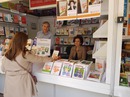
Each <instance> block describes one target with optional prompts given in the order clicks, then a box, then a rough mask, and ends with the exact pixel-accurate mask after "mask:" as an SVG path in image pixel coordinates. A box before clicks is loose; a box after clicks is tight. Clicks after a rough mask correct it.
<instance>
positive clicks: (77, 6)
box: [57, 0, 101, 20]
mask: <svg viewBox="0 0 130 97" xmlns="http://www.w3.org/2000/svg"><path fill="white" fill-rule="evenodd" d="M100 13H101V0H57V20H71V19H81V18H92V17H99V16H100Z"/></svg>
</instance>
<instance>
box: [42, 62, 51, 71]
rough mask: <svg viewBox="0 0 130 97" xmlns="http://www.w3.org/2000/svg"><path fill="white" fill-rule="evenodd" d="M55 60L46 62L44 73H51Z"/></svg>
mask: <svg viewBox="0 0 130 97" xmlns="http://www.w3.org/2000/svg"><path fill="white" fill-rule="evenodd" d="M52 66H53V62H46V63H45V64H44V66H43V68H42V72H43V73H51V69H52Z"/></svg>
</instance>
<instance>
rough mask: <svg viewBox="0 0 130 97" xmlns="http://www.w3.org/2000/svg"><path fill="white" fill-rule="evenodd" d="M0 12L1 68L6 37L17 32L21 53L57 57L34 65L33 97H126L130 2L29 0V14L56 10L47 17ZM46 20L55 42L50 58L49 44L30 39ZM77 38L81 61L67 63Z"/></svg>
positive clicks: (0, 75)
mask: <svg viewBox="0 0 130 97" xmlns="http://www.w3.org/2000/svg"><path fill="white" fill-rule="evenodd" d="M17 5H18V4H17ZM0 6H2V7H1V8H0V67H1V65H2V64H1V63H2V62H1V61H2V56H3V55H4V53H5V52H6V50H7V49H8V46H9V42H10V40H11V37H13V35H14V34H15V33H18V32H24V33H26V34H28V35H29V39H28V42H27V46H26V48H27V49H28V50H31V51H32V52H33V53H34V54H35V55H36V56H50V57H54V56H61V59H59V60H56V61H52V62H50V61H47V62H45V63H44V64H33V66H32V69H33V74H34V75H35V76H36V77H37V80H38V83H37V85H36V86H37V89H38V96H36V97H81V96H82V97H110V96H113V97H129V94H128V93H126V92H129V91H130V88H129V86H130V78H129V77H130V74H129V72H130V66H129V60H130V58H129V44H130V43H129V40H130V37H129V35H130V33H129V31H130V30H129V28H130V27H129V18H130V17H129V14H130V10H129V8H130V2H129V0H113V1H111V0H48V1H47V2H45V1H42V0H39V1H37V2H36V1H35V0H29V7H30V9H31V10H34V9H46V8H56V15H55V16H52V17H51V16H47V17H37V16H31V15H28V14H29V13H24V12H19V11H16V10H14V9H13V10H12V9H7V8H6V9H5V8H3V5H2V3H1V5H0ZM117 9H118V10H117ZM126 10H127V11H126ZM28 12H32V11H28ZM33 14H34V13H33ZM123 14H124V15H123ZM115 17H116V21H115ZM123 17H124V21H123V22H124V23H123V22H122V21H121V19H123ZM34 18H35V19H34ZM46 20H47V21H49V23H50V24H51V29H50V30H51V31H53V36H54V41H53V42H54V50H53V52H52V55H51V39H40V38H37V37H35V35H36V33H37V32H38V31H39V30H40V29H41V28H40V26H41V25H42V22H43V21H46ZM118 20H120V21H118ZM76 35H81V36H82V37H83V40H84V41H83V46H84V47H85V48H86V49H87V53H86V56H87V57H86V59H85V60H68V59H69V54H70V49H71V47H72V46H74V42H73V38H74V37H75V36H76ZM3 89H4V72H2V71H1V69H0V93H3Z"/></svg>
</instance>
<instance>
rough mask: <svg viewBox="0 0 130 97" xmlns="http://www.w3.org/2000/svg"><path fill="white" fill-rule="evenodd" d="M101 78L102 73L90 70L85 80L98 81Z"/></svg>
mask: <svg viewBox="0 0 130 97" xmlns="http://www.w3.org/2000/svg"><path fill="white" fill-rule="evenodd" d="M101 78H102V73H101V72H99V71H90V72H89V74H88V76H87V80H91V81H96V82H100V81H101Z"/></svg>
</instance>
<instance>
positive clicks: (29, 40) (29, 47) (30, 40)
mask: <svg viewBox="0 0 130 97" xmlns="http://www.w3.org/2000/svg"><path fill="white" fill-rule="evenodd" d="M32 45H33V40H32V39H28V40H27V45H26V48H27V49H28V50H31V49H32Z"/></svg>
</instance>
